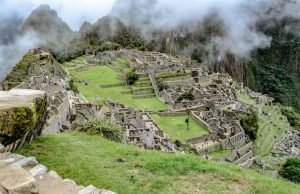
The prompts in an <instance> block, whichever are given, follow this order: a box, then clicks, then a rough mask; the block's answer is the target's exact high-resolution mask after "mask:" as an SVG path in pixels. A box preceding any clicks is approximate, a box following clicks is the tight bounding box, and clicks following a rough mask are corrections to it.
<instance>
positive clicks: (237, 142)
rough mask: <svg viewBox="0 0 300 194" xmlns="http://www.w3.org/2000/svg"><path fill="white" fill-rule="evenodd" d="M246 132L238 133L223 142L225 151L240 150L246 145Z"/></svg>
mask: <svg viewBox="0 0 300 194" xmlns="http://www.w3.org/2000/svg"><path fill="white" fill-rule="evenodd" d="M246 140H247V138H246V136H245V133H244V132H241V133H238V134H236V135H234V136H232V137H230V138H227V139H224V140H222V141H221V143H222V147H223V149H231V148H240V147H241V146H243V145H244V144H245V143H246Z"/></svg>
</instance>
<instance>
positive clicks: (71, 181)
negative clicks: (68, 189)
mask: <svg viewBox="0 0 300 194" xmlns="http://www.w3.org/2000/svg"><path fill="white" fill-rule="evenodd" d="M62 182H63V183H64V184H70V185H73V186H76V185H77V184H76V183H75V181H73V180H70V179H64V180H63V181H62Z"/></svg>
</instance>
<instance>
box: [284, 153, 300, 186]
mask: <svg viewBox="0 0 300 194" xmlns="http://www.w3.org/2000/svg"><path fill="white" fill-rule="evenodd" d="M280 174H281V176H282V177H283V178H286V179H287V180H290V181H293V182H295V183H300V159H299V158H289V159H288V160H287V161H286V163H285V164H284V165H283V167H282V169H281V171H280Z"/></svg>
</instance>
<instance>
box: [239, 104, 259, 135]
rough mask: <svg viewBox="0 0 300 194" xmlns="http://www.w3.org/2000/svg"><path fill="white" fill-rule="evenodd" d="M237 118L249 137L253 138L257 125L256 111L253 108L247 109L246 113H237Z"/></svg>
mask: <svg viewBox="0 0 300 194" xmlns="http://www.w3.org/2000/svg"><path fill="white" fill-rule="evenodd" d="M237 119H238V120H239V121H240V124H241V126H242V127H243V129H244V130H245V133H246V134H247V135H248V136H249V138H250V139H251V140H255V139H256V135H257V130H258V127H259V126H258V115H257V112H256V111H255V110H253V109H249V110H248V113H247V115H239V116H238V117H237Z"/></svg>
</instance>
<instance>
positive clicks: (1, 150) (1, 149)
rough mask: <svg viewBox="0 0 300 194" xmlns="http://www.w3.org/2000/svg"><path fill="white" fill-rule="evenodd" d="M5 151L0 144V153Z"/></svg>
mask: <svg viewBox="0 0 300 194" xmlns="http://www.w3.org/2000/svg"><path fill="white" fill-rule="evenodd" d="M5 151H6V150H5V147H4V145H2V144H1V143H0V153H4V152H5Z"/></svg>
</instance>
